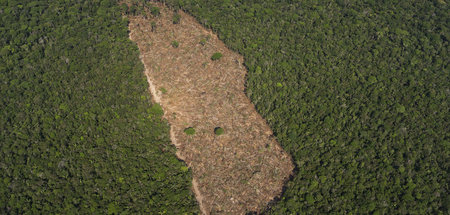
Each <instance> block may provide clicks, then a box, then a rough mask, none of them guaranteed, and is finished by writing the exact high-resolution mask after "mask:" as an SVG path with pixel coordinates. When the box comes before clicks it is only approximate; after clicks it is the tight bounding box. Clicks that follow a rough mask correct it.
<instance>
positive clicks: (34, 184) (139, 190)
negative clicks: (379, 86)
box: [0, 0, 198, 214]
mask: <svg viewBox="0 0 450 215" xmlns="http://www.w3.org/2000/svg"><path fill="white" fill-rule="evenodd" d="M122 7H123V6H122ZM120 8H121V6H120V5H119V4H117V2H115V1H108V0H102V1H98V0H89V1H27V0H22V1H12V0H3V1H0V20H1V21H0V47H1V48H0V50H1V51H0V52H1V53H0V55H1V56H0V82H1V83H0V214H185V213H187V214H190V213H196V212H197V211H198V209H197V204H196V202H195V198H194V197H193V194H192V193H191V192H190V189H189V187H190V181H191V175H190V172H189V171H187V167H186V166H185V165H184V164H183V163H182V162H180V161H179V160H178V159H177V158H176V157H175V155H174V152H175V148H174V147H172V145H171V143H170V140H169V127H168V125H167V123H166V122H165V121H162V120H161V114H162V110H161V107H159V105H157V104H155V105H153V106H150V103H149V101H150V97H149V94H148V91H147V89H148V85H147V83H146V80H145V77H144V75H143V73H142V71H143V65H142V64H141V63H140V61H139V58H138V49H137V47H136V45H135V44H134V43H132V42H131V41H129V39H128V32H127V30H128V29H127V20H126V19H122V15H121V10H120Z"/></svg>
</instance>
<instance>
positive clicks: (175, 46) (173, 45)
mask: <svg viewBox="0 0 450 215" xmlns="http://www.w3.org/2000/svg"><path fill="white" fill-rule="evenodd" d="M170 44H171V45H172V47H174V48H178V46H179V45H180V43H178V41H176V40H174V41H172V43H170Z"/></svg>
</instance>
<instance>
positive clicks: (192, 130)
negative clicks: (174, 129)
mask: <svg viewBox="0 0 450 215" xmlns="http://www.w3.org/2000/svg"><path fill="white" fill-rule="evenodd" d="M184 133H186V134H187V135H194V134H195V129H194V128H193V127H189V128H186V129H184Z"/></svg>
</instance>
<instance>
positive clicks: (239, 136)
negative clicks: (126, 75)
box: [129, 5, 293, 214]
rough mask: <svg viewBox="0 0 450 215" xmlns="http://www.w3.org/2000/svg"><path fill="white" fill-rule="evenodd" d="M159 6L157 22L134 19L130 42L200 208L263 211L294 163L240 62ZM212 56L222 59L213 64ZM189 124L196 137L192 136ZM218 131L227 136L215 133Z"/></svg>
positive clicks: (212, 37) (224, 211) (187, 20)
mask: <svg viewBox="0 0 450 215" xmlns="http://www.w3.org/2000/svg"><path fill="white" fill-rule="evenodd" d="M158 7H160V8H161V15H160V16H159V17H156V18H149V19H144V18H142V17H129V20H130V25H129V28H130V38H131V39H132V40H133V41H135V42H136V43H137V45H138V47H139V49H140V52H141V60H142V61H143V63H144V65H145V68H146V71H145V74H146V76H147V78H148V80H149V84H150V85H151V86H150V91H151V93H152V94H153V98H154V100H155V101H156V102H159V103H160V104H161V106H162V107H163V109H164V117H165V118H166V119H167V120H168V122H169V123H170V125H171V138H172V142H173V143H174V145H175V146H176V147H177V156H178V157H179V158H180V159H182V160H184V161H185V162H186V164H187V165H188V166H189V167H190V168H191V170H192V173H193V191H194V192H195V194H196V197H197V200H198V201H199V204H200V209H201V211H202V212H203V213H204V214H217V213H220V214H244V213H246V212H250V211H256V212H259V211H261V209H263V208H265V207H266V205H267V203H268V202H269V201H271V200H272V199H274V198H275V197H276V196H279V195H280V193H281V190H282V186H283V184H284V183H285V182H286V180H287V179H288V177H289V175H290V174H291V173H292V170H293V164H292V162H291V159H290V157H289V155H288V154H287V153H286V152H284V151H283V150H282V148H281V147H280V146H279V144H278V143H277V142H276V140H275V139H274V137H273V136H272V131H271V129H270V128H269V126H268V125H267V124H266V122H265V121H264V119H263V118H262V117H261V116H260V115H259V114H258V113H257V112H256V110H255V108H254V106H253V104H252V103H251V102H250V100H249V99H248V98H247V97H246V95H245V94H244V83H245V75H246V72H247V71H246V69H245V67H244V66H243V65H242V63H243V58H242V56H240V55H238V54H237V53H234V52H232V51H230V50H229V49H228V48H227V47H226V46H225V45H224V44H223V43H222V42H221V41H220V40H219V39H218V38H217V36H216V35H214V34H213V33H212V32H210V31H208V30H206V29H204V28H203V27H202V26H201V25H200V24H199V23H198V22H197V21H196V20H195V19H194V18H193V17H191V16H189V15H187V14H185V13H183V12H180V15H181V23H180V24H173V23H172V15H173V11H171V10H169V9H167V8H166V7H164V6H163V5H158ZM149 17H151V16H149ZM151 22H155V23H156V30H155V31H152V26H151ZM172 41H178V42H179V47H178V48H175V47H173V46H172V45H171V43H172ZM201 41H203V42H206V43H204V44H201ZM215 52H220V53H222V54H223V57H222V58H221V59H219V60H217V61H212V60H211V56H212V55H213V54H214V53H215ZM188 127H193V128H195V131H196V133H195V134H194V135H187V134H186V133H185V132H184V130H185V129H186V128H188ZM216 127H221V128H223V129H224V131H225V133H224V134H222V135H220V136H218V135H215V134H214V129H215V128H216Z"/></svg>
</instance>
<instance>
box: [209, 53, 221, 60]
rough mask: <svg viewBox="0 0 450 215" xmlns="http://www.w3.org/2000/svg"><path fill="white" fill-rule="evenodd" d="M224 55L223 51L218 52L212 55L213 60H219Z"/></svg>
mask: <svg viewBox="0 0 450 215" xmlns="http://www.w3.org/2000/svg"><path fill="white" fill-rule="evenodd" d="M221 57H222V53H219V52H216V53H214V54H213V55H212V56H211V60H219V59H220V58H221Z"/></svg>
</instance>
